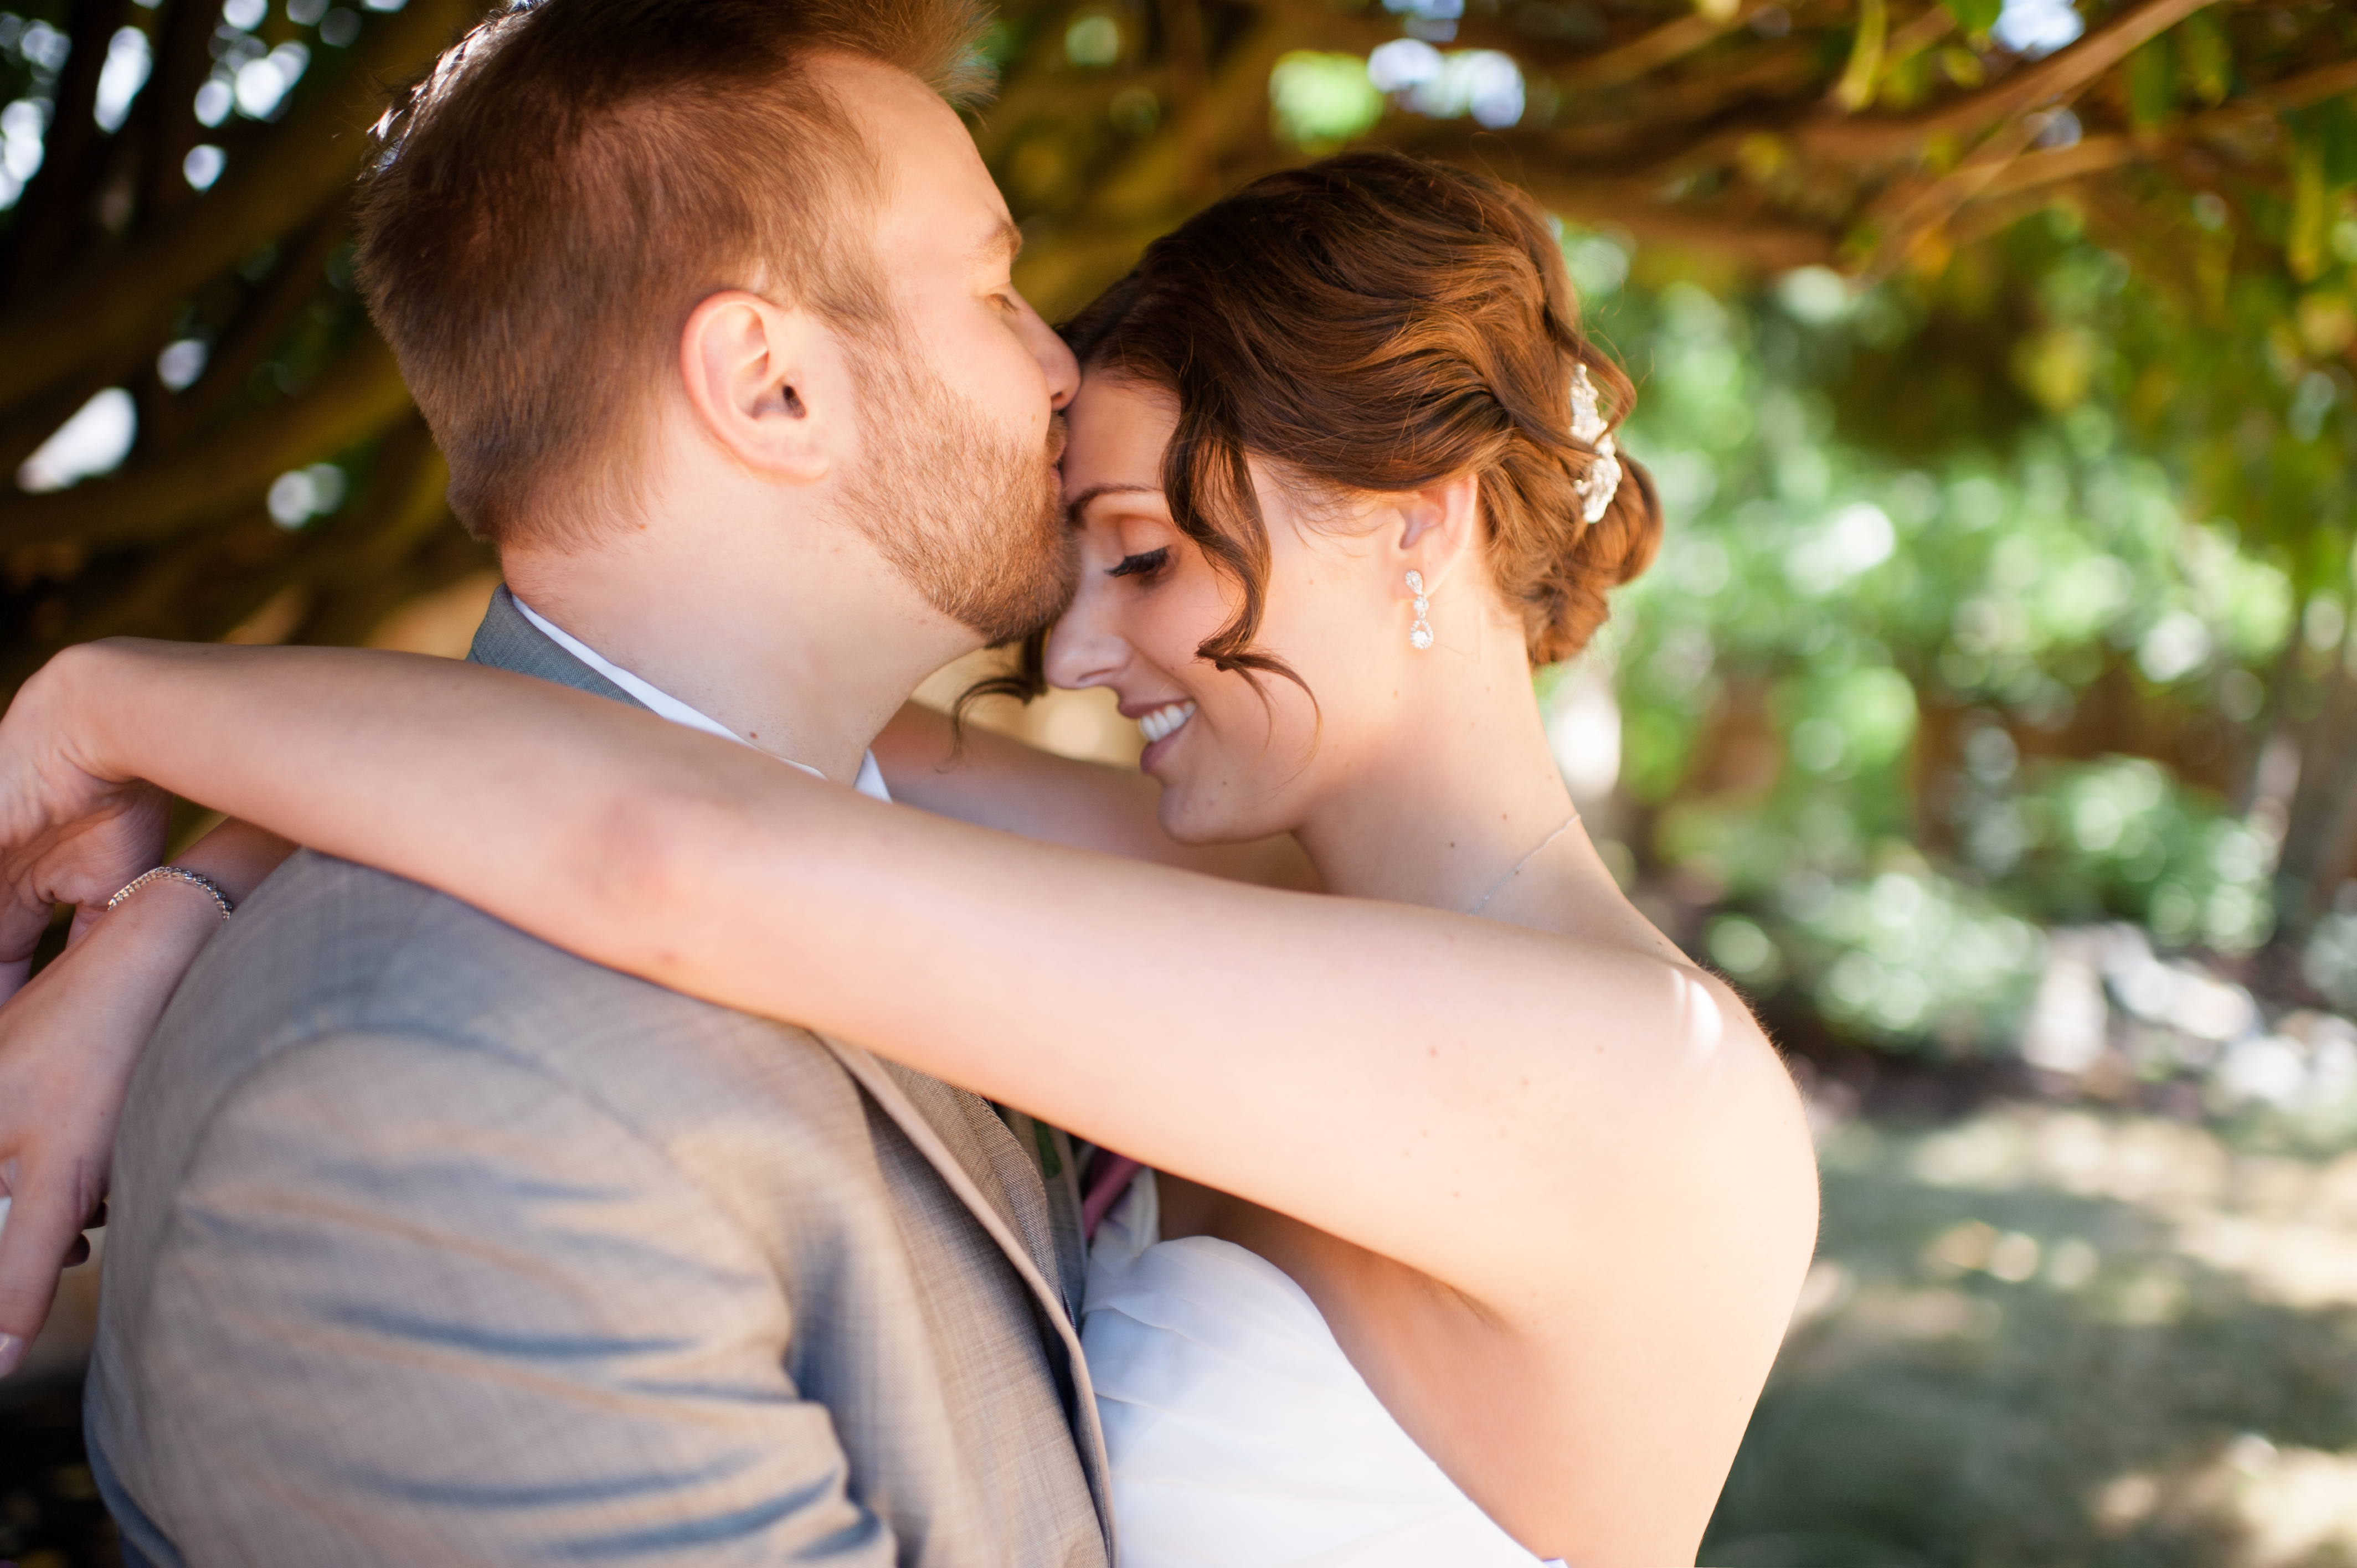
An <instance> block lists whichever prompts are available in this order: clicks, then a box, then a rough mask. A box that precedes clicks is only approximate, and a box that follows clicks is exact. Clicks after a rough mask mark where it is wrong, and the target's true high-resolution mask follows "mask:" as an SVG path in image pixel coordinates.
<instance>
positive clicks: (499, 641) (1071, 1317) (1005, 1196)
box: [467, 586, 1113, 1543]
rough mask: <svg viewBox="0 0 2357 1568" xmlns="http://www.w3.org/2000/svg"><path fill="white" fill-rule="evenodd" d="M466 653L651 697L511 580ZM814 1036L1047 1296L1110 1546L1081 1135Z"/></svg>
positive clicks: (619, 693)
mask: <svg viewBox="0 0 2357 1568" xmlns="http://www.w3.org/2000/svg"><path fill="white" fill-rule="evenodd" d="M467 658H468V662H469V663H474V664H487V665H490V667H492V668H493V669H498V670H510V671H515V672H516V673H518V674H522V675H533V676H537V677H539V678H540V679H542V680H544V681H553V682H556V683H557V684H558V685H561V686H570V687H572V688H574V689H575V690H576V691H581V692H594V693H597V695H598V696H601V697H608V698H611V699H613V700H614V701H615V702H618V703H629V704H630V706H632V707H637V708H643V707H644V706H645V704H644V703H640V702H639V701H638V700H637V699H636V698H634V697H632V696H631V695H630V693H627V692H625V691H623V690H622V689H621V688H620V687H619V686H617V685H616V684H614V682H611V681H608V679H606V677H604V676H603V675H600V674H598V673H597V671H595V670H592V669H590V668H589V666H587V664H584V663H582V662H581V660H578V659H576V658H575V657H574V656H573V655H572V654H570V653H568V652H566V651H565V650H564V649H562V648H560V647H558V646H557V645H556V644H555V643H554V642H553V641H551V640H550V639H548V637H547V636H546V635H544V633H543V632H542V631H541V630H540V628H537V627H535V626H533V624H532V623H531V622H530V621H529V620H526V619H525V618H524V617H523V614H522V611H520V610H518V609H517V608H516V606H515V599H514V597H513V596H511V594H509V592H508V590H507V589H506V587H504V586H501V587H500V589H499V590H498V591H497V592H495V593H494V594H492V596H491V606H490V610H489V611H488V612H487V613H486V614H485V615H484V617H483V622H482V625H481V626H480V627H479V628H476V631H475V640H474V645H473V647H472V648H471V649H469V650H468V654H467ZM815 1037H816V1038H817V1039H818V1040H819V1041H820V1042H821V1043H822V1044H823V1045H824V1046H825V1047H826V1048H827V1049H828V1050H829V1051H830V1052H832V1053H833V1054H834V1058H835V1059H836V1060H837V1061H839V1062H841V1063H842V1064H843V1066H844V1069H845V1070H846V1071H847V1072H849V1073H850V1074H851V1076H852V1078H853V1079H854V1080H855V1081H856V1082H857V1083H858V1084H859V1086H860V1087H861V1088H862V1089H864V1090H866V1091H867V1093H868V1094H869V1095H870V1096H871V1097H872V1098H873V1099H874V1100H875V1101H876V1102H877V1105H878V1106H880V1107H881V1108H882V1109H883V1111H884V1112H885V1114H886V1115H888V1116H889V1117H891V1118H892V1121H893V1122H894V1124H896V1125H897V1126H899V1129H900V1131H901V1133H902V1134H903V1135H905V1136H906V1137H907V1138H908V1140H909V1143H910V1144H913V1145H914V1146H915V1147H916V1149H917V1150H918V1152H919V1153H920V1154H922V1155H924V1156H925V1159H926V1161H927V1162H928V1163H929V1164H931V1165H932V1167H933V1168H934V1170H936V1171H937V1172H939V1173H940V1175H941V1177H942V1181H943V1182H944V1183H946V1184H947V1185H948V1187H949V1188H950V1190H951V1191H952V1193H954V1194H955V1195H956V1196H957V1198H958V1200H959V1201H960V1202H961V1203H963V1204H964V1205H965V1207H966V1208H967V1209H968V1210H969V1211H971V1212H972V1213H973V1215H974V1219H975V1220H976V1221H977V1222H978V1223H979V1224H980V1225H981V1226H982V1228H983V1230H985V1231H987V1232H988V1233H989V1235H990V1238H991V1240H994V1241H996V1243H997V1244H998V1247H999V1250H1000V1251H1003V1252H1005V1253H1006V1260H1007V1262H1009V1263H1011V1264H1012V1265H1013V1266H1014V1268H1015V1272H1016V1273H1017V1274H1019V1275H1021V1276H1022V1278H1023V1282H1024V1283H1025V1284H1026V1285H1028V1287H1029V1288H1030V1290H1031V1293H1032V1294H1033V1295H1034V1296H1036V1297H1037V1298H1038V1299H1039V1305H1040V1307H1041V1309H1042V1310H1041V1314H1040V1316H1041V1317H1042V1318H1043V1320H1044V1321H1046V1322H1047V1323H1048V1324H1049V1326H1050V1327H1051V1328H1053V1330H1054V1331H1055V1334H1056V1337H1057V1338H1058V1339H1059V1340H1060V1342H1061V1344H1062V1346H1063V1348H1064V1355H1065V1359H1066V1361H1067V1363H1068V1364H1069V1365H1070V1367H1071V1374H1072V1385H1073V1387H1072V1401H1073V1407H1074V1408H1073V1411H1072V1425H1073V1436H1074V1438H1075V1439H1076V1440H1077V1442H1078V1444H1079V1446H1080V1450H1081V1463H1082V1468H1083V1469H1084V1470H1085V1471H1086V1472H1087V1474H1088V1477H1089V1487H1090V1489H1091V1491H1092V1493H1093V1494H1094V1495H1095V1498H1096V1503H1097V1511H1098V1514H1099V1516H1100V1518H1101V1519H1102V1520H1103V1523H1104V1529H1105V1536H1106V1540H1107V1541H1108V1543H1110V1542H1111V1541H1112V1538H1113V1509H1112V1499H1111V1497H1110V1495H1109V1493H1108V1490H1107V1474H1106V1471H1107V1466H1106V1460H1105V1452H1104V1434H1103V1430H1102V1428H1101V1427H1100V1426H1099V1424H1098V1422H1097V1404H1096V1395H1095V1392H1094V1391H1093V1390H1092V1388H1091V1386H1090V1383H1089V1373H1088V1363H1087V1360H1086V1359H1084V1358H1083V1357H1082V1353H1081V1337H1080V1330H1079V1327H1078V1324H1079V1316H1080V1286H1081V1282H1082V1276H1083V1273H1084V1270H1085V1258H1084V1255H1083V1254H1082V1251H1081V1249H1080V1241H1079V1220H1078V1218H1077V1217H1078V1212H1079V1211H1078V1198H1077V1189H1076V1188H1075V1187H1074V1185H1073V1184H1074V1173H1073V1171H1072V1158H1071V1145H1070V1144H1069V1143H1068V1142H1067V1141H1066V1140H1065V1139H1064V1138H1063V1135H1062V1134H1061V1133H1056V1132H1054V1131H1053V1130H1052V1129H1048V1128H1045V1127H1044V1126H1041V1125H1040V1124H1039V1123H1035V1122H1031V1120H1030V1118H1028V1117H1024V1116H1020V1115H1019V1113H1017V1116H1016V1117H1015V1118H1013V1120H1015V1121H1017V1122H1018V1124H1019V1125H1020V1126H1021V1127H1024V1128H1028V1129H1030V1130H1032V1134H1033V1139H1034V1141H1035V1142H1036V1144H1038V1148H1039V1159H1038V1161H1037V1162H1036V1163H1035V1162H1034V1159H1033V1157H1032V1155H1030V1154H1028V1153H1027V1146H1026V1144H1024V1143H1023V1142H1021V1141H1018V1139H1017V1135H1016V1133H1015V1131H1014V1130H1011V1129H1010V1127H1009V1125H1008V1119H1002V1118H1001V1117H1000V1116H999V1114H998V1113H997V1112H995V1111H993V1110H992V1109H991V1107H990V1105H989V1103H988V1102H987V1101H984V1100H982V1099H981V1098H980V1097H978V1096H976V1095H974V1094H972V1093H969V1092H968V1091H966V1090H962V1089H955V1088H952V1086H950V1085H948V1084H946V1083H943V1082H942V1081H941V1080H940V1079H934V1078H929V1077H927V1076H926V1075H925V1074H923V1073H920V1072H916V1071H913V1070H911V1069H908V1068H903V1067H900V1066H899V1065H897V1064H895V1063H890V1062H886V1061H884V1060H882V1059H881V1058H877V1057H876V1056H874V1055H872V1054H871V1053H869V1052H867V1051H866V1050H863V1049H861V1048H860V1047H857V1046H853V1045H848V1044H845V1042H843V1041H840V1040H834V1039H830V1038H828V1037H827V1036H823V1035H819V1036H815ZM1049 1164H1054V1165H1058V1166H1060V1168H1059V1169H1057V1170H1054V1171H1052V1172H1051V1171H1049V1170H1047V1169H1046V1168H1045V1167H1046V1166H1047V1165H1049ZM1067 1229H1069V1230H1071V1237H1070V1238H1067V1237H1066V1236H1065V1235H1064V1234H1063V1232H1064V1231H1065V1230H1067Z"/></svg>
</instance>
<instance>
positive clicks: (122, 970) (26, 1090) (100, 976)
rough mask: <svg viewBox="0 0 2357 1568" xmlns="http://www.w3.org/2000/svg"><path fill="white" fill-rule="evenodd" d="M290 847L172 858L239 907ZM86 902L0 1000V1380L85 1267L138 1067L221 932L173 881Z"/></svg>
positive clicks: (218, 840) (238, 842)
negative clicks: (106, 901) (68, 1270)
mask: <svg viewBox="0 0 2357 1568" xmlns="http://www.w3.org/2000/svg"><path fill="white" fill-rule="evenodd" d="M293 849H294V846H293V845H292V844H289V843H286V842H285V841H284V840H282V839H279V838H276V837H274V835H272V834H270V833H267V832H264V831H262V830H261V829H259V828H254V827H251V826H249V825H247V824H246V823H243V822H224V823H222V824H221V826H220V827H217V828H215V829H214V830H213V831H212V832H210V833H208V834H206V835H205V836H204V837H203V838H201V839H199V840H198V841H197V842H196V843H194V844H192V845H190V846H189V847H188V849H187V850H186V851H184V852H182V854H180V856H179V858H178V861H177V862H176V863H175V864H177V865H183V866H186V867H187V868H188V869H189V870H191V871H196V872H199V873H201V874H203V875H207V876H210V878H212V880H213V881H214V882H215V883H217V884H218V885H219V886H221V889H222V890H223V891H224V892H226V893H227V894H228V895H229V897H230V898H231V902H236V901H239V900H242V899H243V898H244V897H246V895H247V894H249V893H251V892H253V889H254V888H256V887H258V886H261V885H262V882H263V879H264V878H265V877H267V876H268V875H270V874H271V872H273V871H274V870H276V869H277V867H278V864H279V862H281V861H282V860H284V859H285V858H286V856H287V854H290V853H291V852H292V851H293ZM150 853H151V854H152V851H151V852H150ZM139 858H141V859H145V858H148V856H147V855H145V854H143V855H140V856H139ZM121 869H122V867H120V866H117V867H113V868H108V869H107V870H106V871H105V872H104V873H103V876H102V881H110V880H111V881H113V886H121V885H122V882H123V881H127V880H129V877H128V876H124V877H122V878H120V879H119V880H115V875H116V872H117V871H119V870H121ZM137 869H138V870H145V867H144V866H141V867H138V868H137ZM92 870H93V872H95V871H96V870H97V868H96V867H92ZM136 874H137V872H136V871H133V872H132V873H131V875H136ZM108 891H110V892H111V891H112V888H109V889H108ZM91 897H93V898H95V897H97V895H96V894H92V895H91ZM84 908H85V910H86V912H87V913H88V916H89V918H87V919H86V920H78V921H77V926H76V929H75V932H74V935H73V938H72V940H71V941H70V945H69V946H68V947H67V949H66V950H65V951H64V952H63V953H61V954H60V955H59V957H58V958H57V959H56V960H55V961H52V962H51V963H50V964H49V966H48V968H46V969H44V970H43V971H41V972H40V973H39V974H38V975H37V976H35V977H34V978H33V979H32V981H31V982H30V983H28V984H27V985H25V986H24V988H23V989H22V990H20V991H18V992H17V993H16V994H15V995H14V996H13V997H11V998H9V1000H8V1001H7V1003H6V1004H5V1005H0V1189H5V1192H6V1193H7V1195H8V1197H9V1199H10V1206H9V1208H8V1211H7V1225H6V1228H5V1230H0V1376H5V1374H6V1373H7V1372H9V1371H11V1370H13V1369H15V1367H16V1363H17V1361H18V1360H20V1359H22V1358H23V1355H24V1352H25V1348H26V1347H27V1345H28V1344H30V1343H31V1341H32V1338H33V1337H34V1335H36V1334H38V1332H39V1331H40V1327H41V1323H42V1321H43V1320H44V1319H45V1318H46V1317H48V1311H49V1303H50V1301H51V1300H52V1299H53V1298H54V1297H55V1295H56V1294H57V1283H58V1271H59V1269H60V1268H62V1267H66V1266H69V1265H70V1264H72V1263H75V1262H80V1261H81V1258H80V1256H79V1255H78V1253H79V1252H80V1251H81V1250H82V1249H81V1230H82V1228H83V1227H84V1226H85V1225H87V1224H89V1223H90V1222H91V1215H92V1212H93V1211H94V1210H95V1209H96V1208H97V1207H98V1205H99V1201H100V1200H101V1199H102V1198H103V1197H105V1196H106V1185H107V1166H108V1164H109V1162H110V1160H111V1158H112V1156H113V1148H114V1124H115V1118H116V1115H117V1113H118V1112H121V1110H122V1108H123V1096H124V1086H125V1085H126V1084H127V1083H128V1082H129V1081H130V1078H131V1069H133V1068H134V1067H135V1066H136V1065H137V1063H138V1060H139V1053H140V1051H141V1049H142V1048H143V1047H145V1045H146V1043H147V1036H149V1035H150V1034H152V1033H154V1031H155V1027H156V1019H157V1018H158V1017H160V1016H162V1015H163V1012H164V1006H165V1004H167V1002H169V1001H170V1000H171V999H172V993H173V992H174V990H176V989H177V988H178V985H179V983H180V976H181V975H182V974H184V973H186V972H187V971H188V965H189V964H190V963H191V962H192V961H195V959H196V956H197V953H198V951H199V950H200V949H201V948H202V947H203V946H204V944H205V941H206V940H207V939H208V938H210V936H211V935H212V934H213V932H214V931H216V930H218V929H221V911H220V909H219V908H218V907H217V906H216V905H215V904H214V903H213V901H212V899H211V898H210V897H207V896H206V895H205V894H204V893H203V892H201V891H199V889H198V888H196V887H194V886H190V885H189V884H188V883H186V882H178V881H173V880H170V879H163V880H158V881H156V882H153V883H150V884H149V885H148V886H145V887H143V888H141V889H140V890H139V891H138V892H137V893H136V894H135V895H134V896H133V897H131V898H129V899H128V900H126V901H125V902H124V904H123V906H122V907H121V908H118V909H114V910H113V911H108V910H107V909H106V908H105V907H104V905H103V904H102V903H91V904H89V905H85V906H84Z"/></svg>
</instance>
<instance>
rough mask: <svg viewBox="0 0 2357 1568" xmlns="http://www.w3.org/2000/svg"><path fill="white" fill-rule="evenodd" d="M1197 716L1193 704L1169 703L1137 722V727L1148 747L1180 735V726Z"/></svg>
mask: <svg viewBox="0 0 2357 1568" xmlns="http://www.w3.org/2000/svg"><path fill="white" fill-rule="evenodd" d="M1194 716H1195V704H1194V703H1165V704H1164V705H1162V706H1161V707H1158V708H1157V709H1155V710H1154V711H1153V712H1152V713H1150V714H1146V715H1145V716H1144V717H1142V718H1140V719H1139V720H1138V721H1137V727H1138V730H1139V732H1140V733H1142V734H1143V735H1144V736H1146V743H1147V744H1148V745H1151V744H1153V743H1154V742H1155V741H1157V740H1162V739H1165V738H1167V737H1168V736H1174V735H1177V734H1178V733H1179V726H1180V725H1184V724H1185V723H1186V722H1187V721H1188V720H1189V719H1191V718H1193V717H1194Z"/></svg>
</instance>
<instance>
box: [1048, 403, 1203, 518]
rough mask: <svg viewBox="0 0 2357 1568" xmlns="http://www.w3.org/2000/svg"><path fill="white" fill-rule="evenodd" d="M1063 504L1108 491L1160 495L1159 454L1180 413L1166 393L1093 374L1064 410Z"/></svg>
mask: <svg viewBox="0 0 2357 1568" xmlns="http://www.w3.org/2000/svg"><path fill="white" fill-rule="evenodd" d="M1065 421H1066V426H1067V430H1068V432H1069V437H1070V438H1069V439H1068V440H1067V441H1066V443H1065V446H1064V497H1065V501H1066V504H1068V505H1071V506H1073V507H1076V508H1077V507H1080V506H1082V505H1085V504H1086V500H1085V499H1083V498H1086V497H1089V496H1091V495H1092V494H1103V493H1106V492H1107V491H1109V490H1113V489H1120V490H1125V491H1135V490H1140V489H1154V490H1159V489H1161V488H1162V454H1163V449H1164V448H1165V447H1167V446H1169V444H1170V432H1171V431H1172V429H1173V428H1175V427H1176V426H1177V424H1178V423H1179V411H1178V408H1177V406H1176V404H1174V403H1172V401H1171V400H1170V398H1169V397H1168V394H1165V393H1160V392H1155V391H1153V390H1151V389H1148V388H1146V387H1143V386H1140V385H1139V384H1138V383H1137V382H1136V381H1131V380H1127V379H1125V378H1121V377H1112V376H1105V375H1103V374H1102V373H1101V372H1100V373H1092V374H1091V375H1088V376H1085V377H1083V378H1082V381H1081V390H1080V392H1078V393H1077V394H1076V395H1075V396H1074V397H1073V399H1072V402H1071V407H1069V408H1067V409H1066V410H1065Z"/></svg>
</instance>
